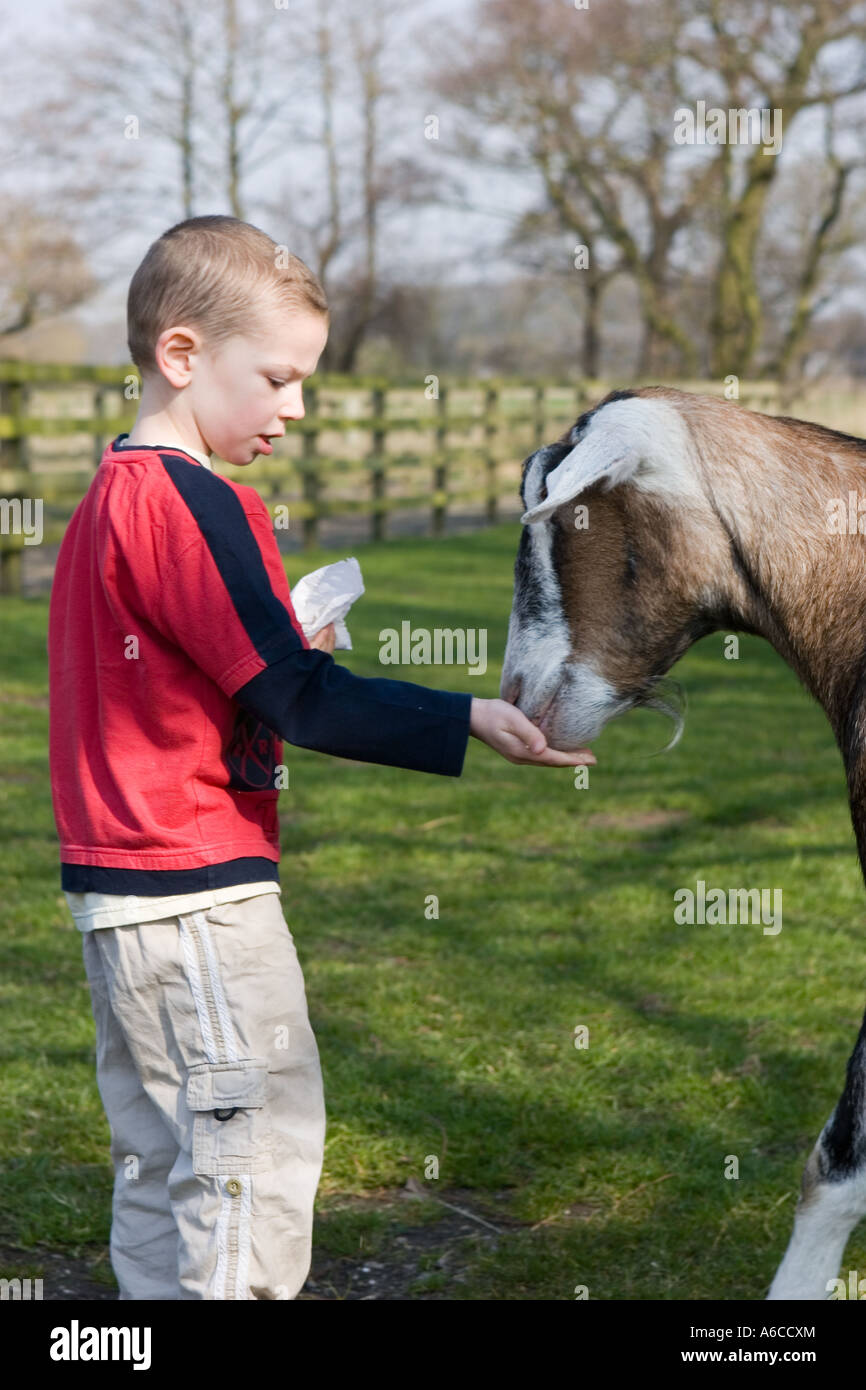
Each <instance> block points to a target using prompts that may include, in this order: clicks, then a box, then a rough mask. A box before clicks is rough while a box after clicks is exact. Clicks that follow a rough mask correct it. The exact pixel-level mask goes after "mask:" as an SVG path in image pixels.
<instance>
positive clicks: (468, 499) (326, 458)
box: [0, 361, 776, 594]
mask: <svg viewBox="0 0 866 1390" xmlns="http://www.w3.org/2000/svg"><path fill="white" fill-rule="evenodd" d="M683 384H684V385H690V386H691V388H692V389H699V390H704V391H712V392H714V393H715V394H721V387H720V386H716V385H715V384H714V383H709V384H708V383H683ZM139 388H140V383H139V378H138V375H137V373H136V371H135V369H134V368H133V367H129V368H122V367H121V368H117V367H85V366H74V365H47V364H42V363H38V364H36V363H25V362H18V361H11V362H0V593H3V594H14V593H20V592H21V559H22V554H23V551H24V547H25V545H28V544H31V543H32V534H33V530H32V527H33V523H32V518H33V515H34V514H35V512H36V510H37V506H38V513H39V517H40V530H41V536H40V542H41V543H42V544H47V545H51V544H56V543H58V542H59V541H60V540H62V538H63V533H64V531H65V528H66V526H67V524H68V522H69V519H70V517H71V515H72V512H73V511H74V509H75V507H76V506H77V504H78V502H79V501H80V499H81V498H82V496H83V495H84V493H85V492H86V490H87V488H88V486H89V485H90V482H91V480H92V478H93V476H94V473H95V471H96V469H97V467H98V466H99V463H100V460H101V458H102V455H103V451H104V449H105V447H106V445H107V444H108V443H110V442H111V440H112V439H113V438H115V437H116V436H117V435H118V434H122V433H124V432H127V431H129V430H131V429H132V426H133V423H134V421H135V416H136V411H137V406H138V398H139ZM608 389H609V384H608V383H602V382H594V381H581V382H574V381H571V382H569V381H551V380H543V381H542V380H520V381H517V380H513V379H510V378H496V379H493V378H490V379H478V378H473V379H471V380H466V379H459V378H456V377H451V376H449V377H447V378H446V377H443V378H441V379H439V378H436V377H432V376H429V377H424V378H413V379H405V380H397V379H393V378H389V379H383V378H378V377H348V376H336V375H324V374H323V375H321V376H317V377H316V379H315V381H314V382H313V383H308V384H307V385H306V386H305V388H304V402H305V408H306V414H305V416H304V418H303V419H302V420H297V421H289V422H288V426H287V434H286V438H285V439H284V440H282V441H281V442H280V444H279V445H278V446H277V447H278V449H279V450H280V452H279V453H274V454H273V455H272V456H270V457H263V456H260V457H259V458H257V459H256V460H255V462H254V463H252V464H250V465H249V466H245V467H238V466H232V465H229V464H225V463H222V462H221V461H217V469H216V471H217V472H219V473H222V474H225V475H226V476H227V477H231V478H236V479H238V480H239V481H243V482H245V483H252V484H254V485H255V486H256V488H257V489H258V491H259V492H260V493H261V494H262V495H263V497H264V498H265V500H266V501H267V502H268V504H269V506H271V508H272V509H274V508H276V507H277V506H279V505H281V506H282V508H283V516H284V517H285V515H286V514H287V515H288V517H289V519H290V525H291V524H294V523H295V522H299V523H300V527H301V537H300V538H301V543H302V545H303V548H304V549H309V548H310V547H312V546H314V545H316V544H318V542H319V523H320V522H321V521H322V520H323V519H324V518H332V517H339V516H343V517H347V516H350V515H351V516H359V515H361V516H368V517H369V519H370V528H369V536H370V539H371V540H382V539H384V538H385V537H386V535H387V532H388V518H389V517H390V516H391V515H392V514H393V513H395V512H396V511H398V510H403V509H412V510H416V511H417V510H421V511H429V518H430V532H431V534H432V535H434V536H437V535H441V534H443V532H444V530H445V521H446V516H447V515H448V512H449V509H452V508H454V507H455V505H456V504H461V505H465V504H473V506H476V507H478V508H479V521H480V522H482V523H485V522H494V521H496V520H497V519H498V518H499V516H500V513H501V505H500V504H501V503H503V502H504V501H506V500H507V501H508V503H509V504H510V506H511V507H512V508H513V507H514V506H515V504H517V506H518V507H519V500H518V493H519V483H520V468H521V464H522V461H523V459H524V458H525V457H526V456H527V455H528V454H529V453H531V452H532V451H533V450H534V449H536V448H538V447H539V446H540V445H541V444H544V443H548V442H550V441H551V440H553V439H555V438H557V437H558V436H559V435H560V434H562V433H563V431H564V430H565V429H566V428H567V427H568V425H569V424H570V423H573V421H574V420H575V419H576V417H577V416H578V415H579V414H580V413H581V412H582V411H583V410H585V409H587V407H588V406H589V405H591V404H593V403H594V402H596V401H598V400H599V399H601V397H602V396H603V395H604V394H605V393H606V391H607V390H608ZM740 394H741V399H742V400H743V401H744V403H745V404H748V405H751V406H753V408H756V409H768V410H772V409H773V408H774V406H775V404H776V388H775V386H774V385H773V384H772V383H754V384H750V385H749V386H748V388H743V389H742V390H741V393H740ZM157 442H158V441H157ZM28 519H29V520H28ZM28 535H29V536H30V539H28Z"/></svg>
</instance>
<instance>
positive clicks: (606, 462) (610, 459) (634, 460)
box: [520, 430, 641, 525]
mask: <svg viewBox="0 0 866 1390" xmlns="http://www.w3.org/2000/svg"><path fill="white" fill-rule="evenodd" d="M640 462H641V456H640V454H639V453H638V452H637V451H636V450H635V448H634V445H633V443H632V442H631V441H628V440H624V439H621V440H617V438H616V434H615V433H613V432H612V431H610V430H605V431H598V432H597V433H596V434H593V433H592V432H590V433H589V434H588V435H586V436H585V438H583V439H582V440H581V441H580V443H579V444H575V446H574V448H573V449H572V450H571V453H569V454H566V456H565V458H564V459H563V460H562V462H561V463H558V464H557V466H556V467H555V468H552V469H551V470H550V472H549V473H548V475H547V496H546V497H545V498H544V500H543V501H542V502H538V503H536V505H535V506H534V507H530V508H529V510H528V511H526V512H524V513H523V516H522V517H521V518H520V520H521V522H522V523H523V525H532V523H533V522H536V521H546V520H547V518H548V517H549V516H550V515H551V513H552V512H555V511H556V509H557V507H561V506H562V504H563V502H570V501H572V499H573V498H575V497H577V496H579V494H580V493H581V492H585V491H586V489H587V488H588V487H592V484H593V483H597V482H598V481H599V479H601V478H605V479H606V480H607V485H608V487H615V486H616V484H617V483H622V482H625V481H626V480H627V479H628V478H631V477H633V475H634V474H635V473H636V472H637V470H638V467H639V465H640Z"/></svg>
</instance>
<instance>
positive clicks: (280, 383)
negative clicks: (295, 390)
mask: <svg viewBox="0 0 866 1390" xmlns="http://www.w3.org/2000/svg"><path fill="white" fill-rule="evenodd" d="M268 381H269V382H270V383H271V385H272V386H285V384H286V383H285V382H284V381H274V378H273V377H272V376H269V377H268Z"/></svg>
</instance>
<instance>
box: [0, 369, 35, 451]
mask: <svg viewBox="0 0 866 1390" xmlns="http://www.w3.org/2000/svg"><path fill="white" fill-rule="evenodd" d="M27 401H28V392H27V388H26V385H25V383H24V382H23V381H20V380H18V381H16V380H15V379H14V378H13V379H12V380H11V381H8V380H7V381H0V415H9V416H10V417H11V419H12V421H13V428H16V429H17V428H20V421H21V418H22V416H23V415H24V414H25V411H26V405H27ZM0 467H3V468H12V469H15V470H16V471H17V470H19V469H24V468H26V467H27V456H26V446H25V440H24V436H23V435H22V434H17V433H16V434H12V435H10V436H9V438H7V439H0Z"/></svg>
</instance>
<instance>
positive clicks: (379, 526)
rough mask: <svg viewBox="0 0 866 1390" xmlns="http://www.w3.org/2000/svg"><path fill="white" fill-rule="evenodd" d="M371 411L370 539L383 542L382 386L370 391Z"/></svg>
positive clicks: (383, 448) (383, 403) (383, 440)
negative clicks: (380, 505)
mask: <svg viewBox="0 0 866 1390" xmlns="http://www.w3.org/2000/svg"><path fill="white" fill-rule="evenodd" d="M370 409H371V411H372V414H373V420H374V425H373V430H372V439H371V442H370V453H369V455H368V457H369V459H370V461H371V468H370V487H371V493H372V499H373V510H372V512H371V513H370V539H371V540H372V541H383V540H384V539H385V524H386V521H387V512H386V511H385V510H384V508H382V507H377V506H376V503H377V502H381V501H382V499H383V498H384V496H385V482H386V474H385V465H384V462H383V460H384V457H385V439H386V431H385V427H384V418H383V417H384V415H385V392H384V390H383V389H382V388H381V387H380V386H374V387H373V388H372V389H371V391H370ZM375 422H378V423H375Z"/></svg>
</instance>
